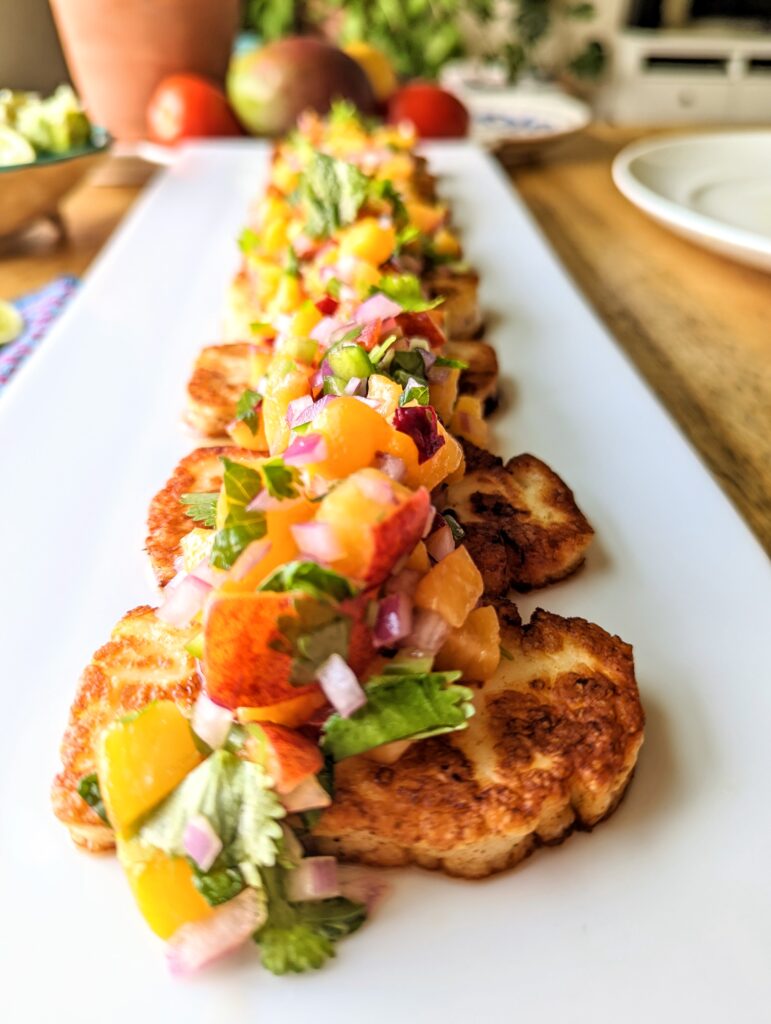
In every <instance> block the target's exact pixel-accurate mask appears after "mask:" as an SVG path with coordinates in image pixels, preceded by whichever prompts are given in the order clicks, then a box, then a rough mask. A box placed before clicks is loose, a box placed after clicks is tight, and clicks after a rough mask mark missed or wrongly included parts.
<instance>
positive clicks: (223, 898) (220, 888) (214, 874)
mask: <svg viewBox="0 0 771 1024" xmlns="http://www.w3.org/2000/svg"><path fill="white" fill-rule="evenodd" d="M218 859H219V858H218ZM190 866H191V867H192V869H193V885H194V886H195V887H196V889H197V890H198V891H199V892H200V894H201V895H202V896H203V898H204V899H205V900H206V902H207V903H208V904H209V906H210V907H218V906H220V904H222V903H227V902H228V900H232V899H233V898H234V897H235V896H238V894H239V893H240V892H241V890H242V889H243V888H244V880H243V877H242V876H241V872H240V871H239V870H238V868H232V867H213V868H211V869H210V870H209V871H206V872H204V871H201V870H200V869H199V868H198V867H197V865H196V864H195V863H194V862H192V861H191V862H190Z"/></svg>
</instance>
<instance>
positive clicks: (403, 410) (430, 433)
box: [393, 405, 444, 465]
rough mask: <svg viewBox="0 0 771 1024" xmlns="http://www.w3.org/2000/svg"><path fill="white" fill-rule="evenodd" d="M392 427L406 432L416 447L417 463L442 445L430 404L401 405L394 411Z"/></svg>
mask: <svg viewBox="0 0 771 1024" xmlns="http://www.w3.org/2000/svg"><path fill="white" fill-rule="evenodd" d="M393 423H394V427H395V428H396V429H397V430H399V431H401V433H403V434H407V436H408V437H411V438H412V440H413V441H414V442H415V446H416V448H417V449H418V465H420V464H422V463H423V462H426V461H427V460H428V459H430V458H431V456H432V455H435V454H436V453H437V452H438V451H439V449H440V448H441V447H442V446H443V445H444V436H443V435H442V434H440V433H439V427H438V423H437V418H436V410H435V409H434V407H433V406H432V405H417V406H401V407H399V408H397V409H396V410H395V412H394V419H393Z"/></svg>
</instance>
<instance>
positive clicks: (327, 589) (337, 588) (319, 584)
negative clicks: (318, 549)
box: [259, 562, 356, 601]
mask: <svg viewBox="0 0 771 1024" xmlns="http://www.w3.org/2000/svg"><path fill="white" fill-rule="evenodd" d="M259 589H260V590H275V591H277V592H278V593H280V594H284V593H287V592H288V591H290V590H302V591H304V592H305V593H306V594H310V596H311V597H315V598H317V599H320V600H323V599H324V598H331V599H333V600H334V601H344V600H345V599H346V598H348V597H353V595H354V594H355V593H356V588H355V587H354V586H353V584H352V583H351V582H350V580H348V579H347V578H346V577H345V576H341V575H340V573H339V572H335V571H334V570H333V569H325V568H324V566H322V565H318V564H317V563H316V562H288V563H287V564H286V565H282V566H281V567H280V568H279V569H276V570H275V571H274V572H272V573H271V574H270V576H268V578H267V579H265V580H263V581H262V583H261V584H260V586H259Z"/></svg>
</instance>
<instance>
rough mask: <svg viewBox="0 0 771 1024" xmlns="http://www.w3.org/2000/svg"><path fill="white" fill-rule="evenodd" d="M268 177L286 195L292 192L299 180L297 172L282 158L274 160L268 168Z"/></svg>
mask: <svg viewBox="0 0 771 1024" xmlns="http://www.w3.org/2000/svg"><path fill="white" fill-rule="evenodd" d="M270 178H271V181H272V183H273V184H274V185H275V186H276V188H277V189H279V191H281V192H283V193H284V195H286V196H288V195H291V193H292V192H294V190H295V189H296V188H297V185H298V183H299V181H300V175H299V173H298V172H297V171H296V170H295V169H294V168H293V167H290V166H289V164H288V163H287V162H286V160H282V159H278V160H274V162H273V166H272V167H271V169H270Z"/></svg>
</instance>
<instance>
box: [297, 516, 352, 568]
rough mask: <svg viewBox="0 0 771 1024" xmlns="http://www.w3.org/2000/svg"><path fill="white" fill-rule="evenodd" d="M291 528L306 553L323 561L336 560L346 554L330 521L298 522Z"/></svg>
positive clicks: (301, 549) (299, 546)
mask: <svg viewBox="0 0 771 1024" xmlns="http://www.w3.org/2000/svg"><path fill="white" fill-rule="evenodd" d="M289 529H290V530H291V531H292V536H293V537H294V539H295V543H296V544H297V546H298V548H299V549H300V551H301V552H302V553H303V554H304V555H311V556H312V557H313V558H318V559H320V560H321V561H322V562H334V561H335V559H336V558H341V557H342V555H344V554H345V552H344V550H343V547H342V545H341V544H340V541H339V540H338V539H337V535H336V534H335V531H334V529H333V528H332V527H331V526H330V525H329V523H315V522H313V523H297V524H295V525H294V526H290V527H289Z"/></svg>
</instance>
